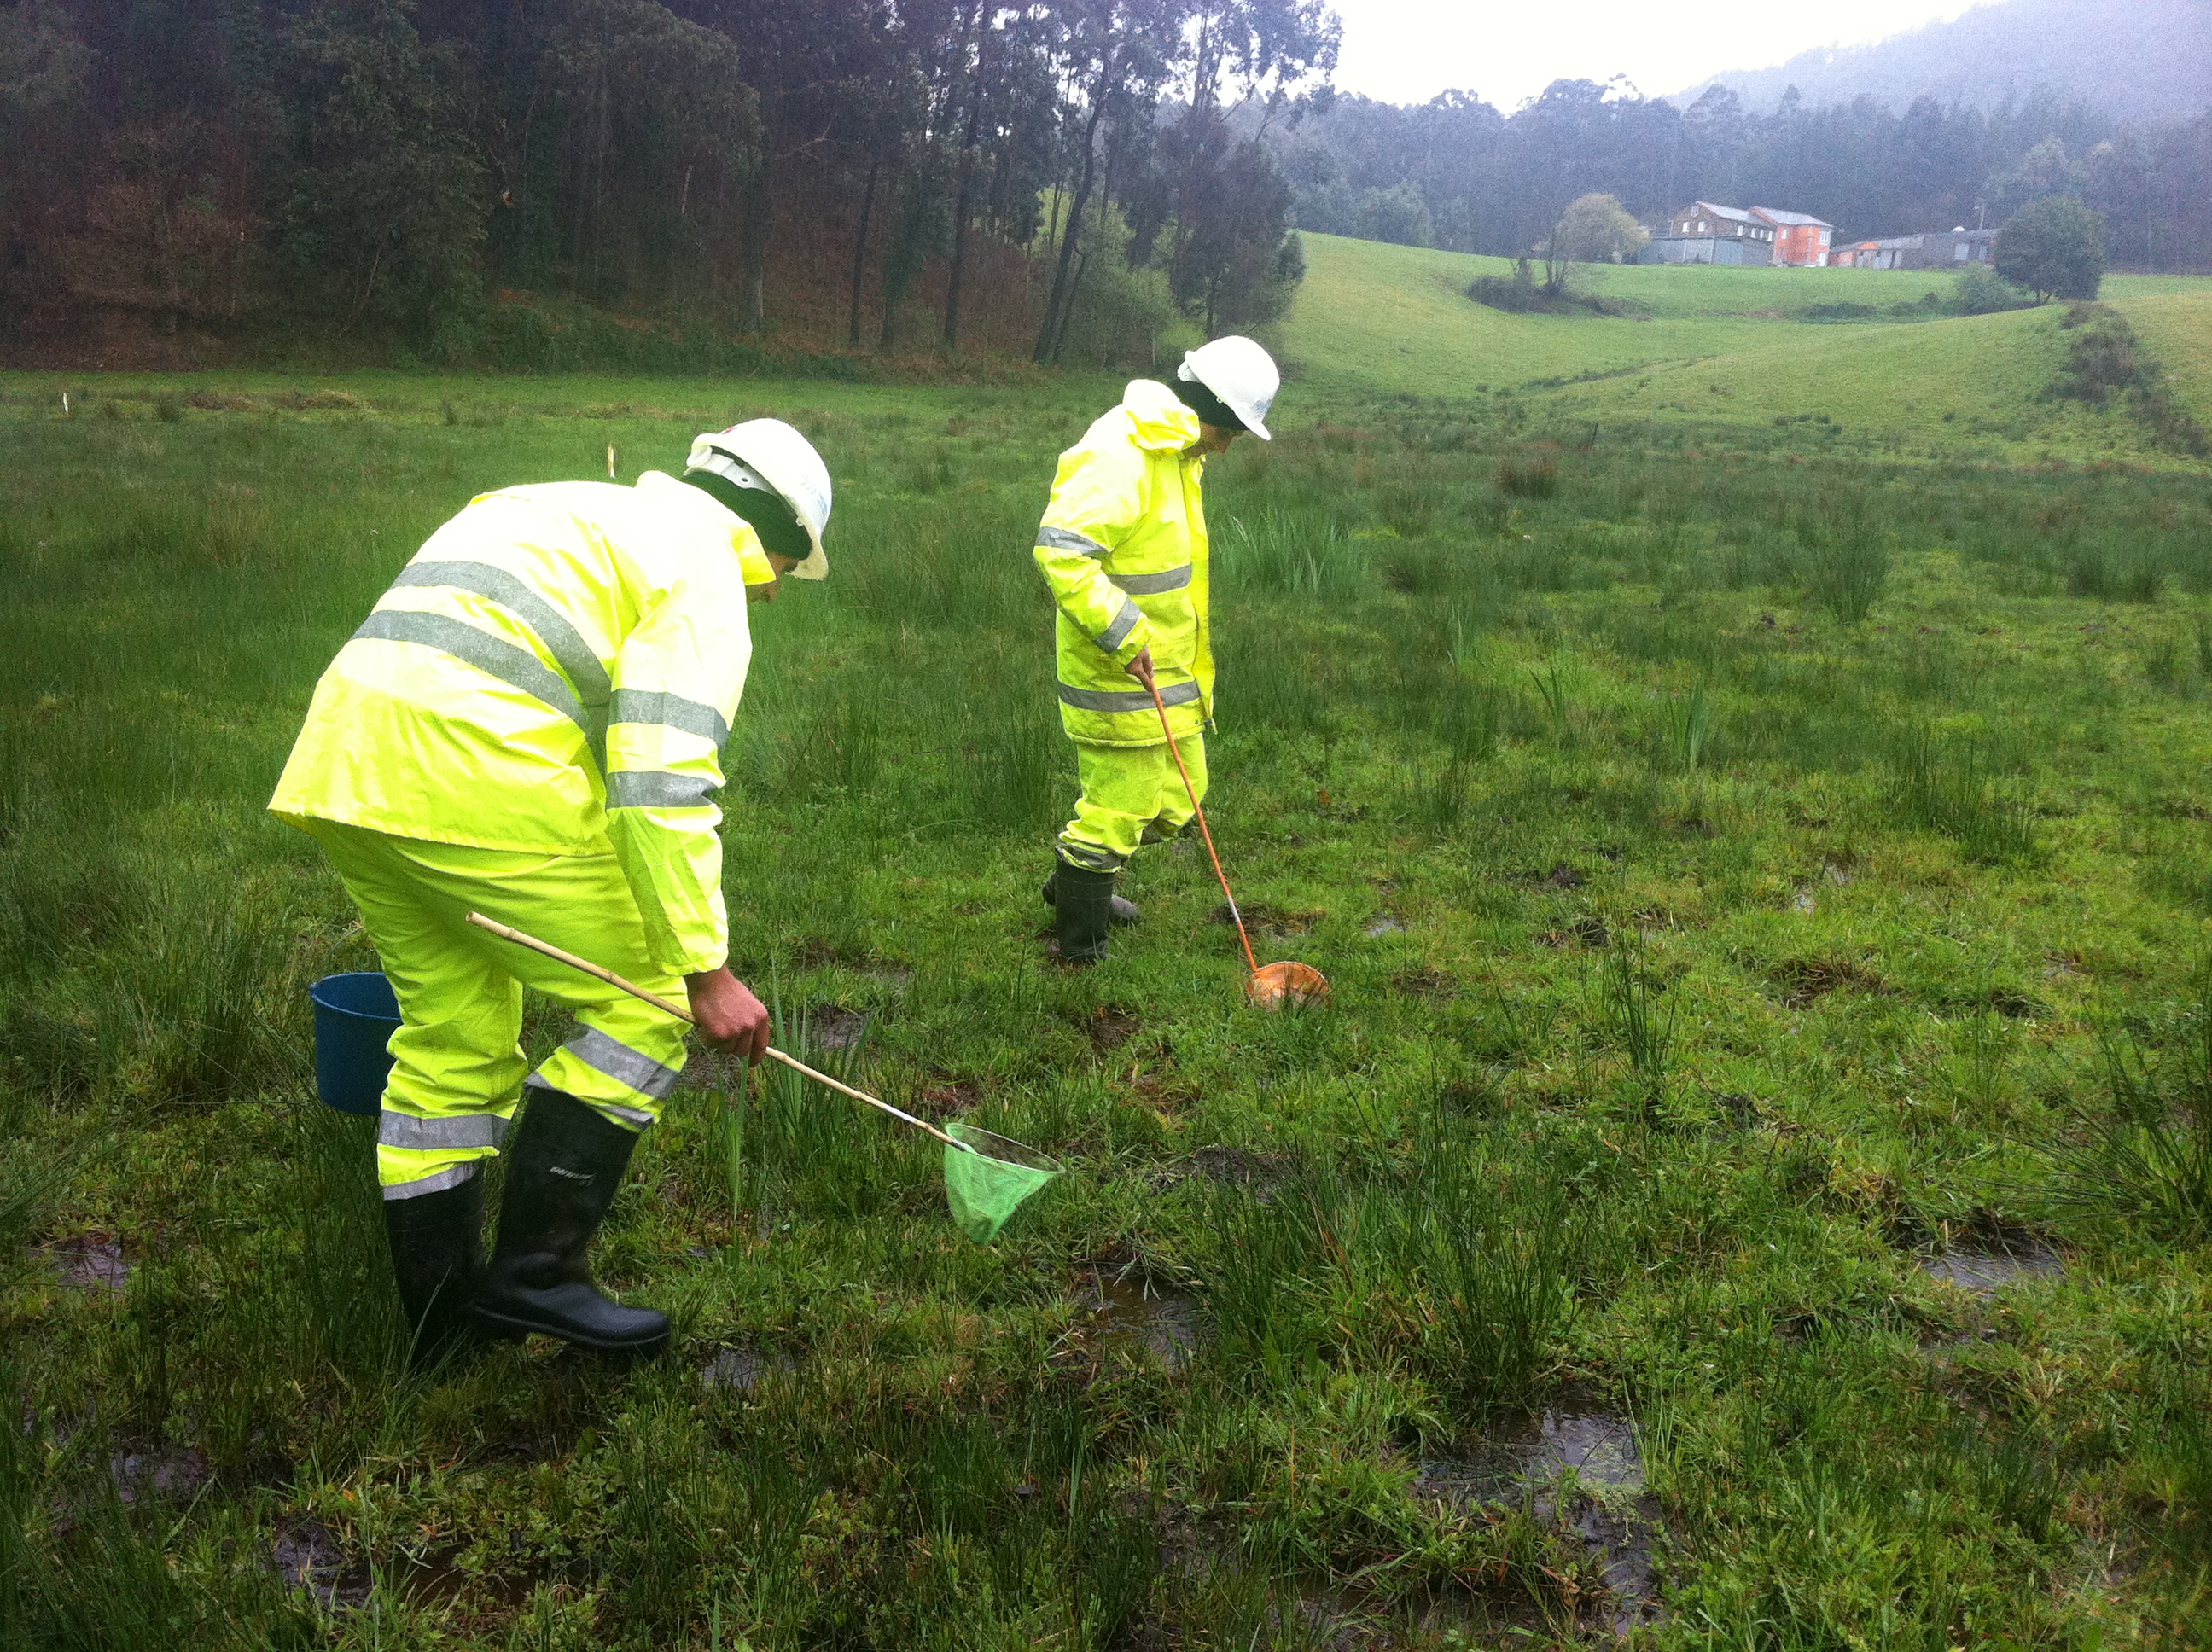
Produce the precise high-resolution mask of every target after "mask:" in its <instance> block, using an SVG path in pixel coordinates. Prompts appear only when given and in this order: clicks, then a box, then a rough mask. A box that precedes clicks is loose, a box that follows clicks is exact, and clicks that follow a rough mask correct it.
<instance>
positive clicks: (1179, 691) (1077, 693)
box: [1059, 683, 1198, 711]
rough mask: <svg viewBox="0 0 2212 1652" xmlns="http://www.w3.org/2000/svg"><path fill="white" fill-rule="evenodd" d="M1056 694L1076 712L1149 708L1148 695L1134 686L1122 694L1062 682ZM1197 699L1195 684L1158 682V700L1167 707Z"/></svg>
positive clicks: (1186, 703) (1196, 685)
mask: <svg viewBox="0 0 2212 1652" xmlns="http://www.w3.org/2000/svg"><path fill="white" fill-rule="evenodd" d="M1059 687H1060V701H1061V702H1062V703H1063V704H1066V705H1070V706H1073V707H1075V708H1077V709H1078V710H1079V711H1150V710H1151V709H1152V695H1149V694H1147V693H1146V692H1145V690H1144V689H1136V690H1134V691H1133V692H1130V693H1124V692H1121V691H1120V690H1118V689H1111V690H1109V689H1071V688H1069V687H1068V686H1067V684H1066V683H1060V685H1059ZM1197 698H1198V684H1197V683H1162V684H1160V703H1161V704H1163V705H1168V706H1187V705H1188V704H1190V702H1191V701H1194V700H1195V699H1197Z"/></svg>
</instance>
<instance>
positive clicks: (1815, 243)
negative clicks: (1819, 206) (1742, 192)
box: [1751, 207, 1836, 270]
mask: <svg viewBox="0 0 2212 1652" xmlns="http://www.w3.org/2000/svg"><path fill="white" fill-rule="evenodd" d="M1751 216H1753V217H1754V218H1756V219H1758V220H1759V222H1762V223H1765V224H1771V225H1772V226H1773V228H1774V261H1775V263H1777V264H1795V265H1796V266H1797V267H1798V268H1800V269H1802V270H1820V269H1825V268H1826V266H1827V263H1828V238H1829V237H1830V236H1832V235H1833V234H1835V233H1836V227H1835V225H1833V224H1832V223H1827V222H1823V221H1822V220H1820V219H1819V218H1815V217H1813V216H1811V215H1809V214H1808V213H1803V212H1784V211H1782V210H1780V209H1779V208H1776V207H1753V208H1752V210H1751Z"/></svg>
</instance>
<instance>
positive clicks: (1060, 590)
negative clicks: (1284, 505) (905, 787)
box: [1036, 338, 1282, 964]
mask: <svg viewBox="0 0 2212 1652" xmlns="http://www.w3.org/2000/svg"><path fill="white" fill-rule="evenodd" d="M1281 382H1282V380H1281V375H1280V374H1278V373H1277V372H1276V370H1275V363H1274V361H1273V359H1272V358H1271V357H1269V355H1268V354H1267V351H1266V350H1264V349H1261V347H1260V346H1259V345H1257V344H1255V343H1253V342H1252V341H1251V340H1250V339H1249V338H1217V339H1215V340H1214V341H1213V342H1212V343H1210V344H1206V345H1203V346H1201V347H1200V348H1199V349H1194V350H1192V351H1191V352H1190V353H1189V354H1188V355H1185V356H1184V357H1183V361H1182V367H1181V369H1180V370H1179V371H1178V372H1177V373H1176V379H1175V382H1174V383H1173V384H1166V385H1164V384H1159V383H1156V382H1155V381H1153V380H1150V379H1138V380H1133V381H1132V382H1131V384H1130V386H1129V387H1128V389H1127V391H1126V392H1123V394H1122V398H1121V405H1120V406H1118V407H1116V408H1115V409H1114V410H1112V411H1111V412H1109V413H1107V414H1106V415H1104V416H1103V417H1101V418H1100V419H1099V420H1098V421H1097V422H1096V423H1094V424H1093V425H1092V426H1091V428H1090V429H1088V430H1086V431H1085V432H1084V433H1083V440H1080V441H1079V442H1078V443H1076V445H1075V446H1073V447H1071V448H1069V449H1068V450H1067V451H1066V452H1064V453H1062V454H1061V455H1060V472H1059V474H1058V475H1057V476H1055V477H1054V478H1053V484H1052V502H1051V503H1050V504H1048V506H1046V507H1045V513H1044V521H1043V523H1042V525H1041V526H1039V527H1038V529H1037V538H1036V562H1037V567H1038V568H1041V569H1042V570H1043V573H1044V577H1045V580H1046V582H1047V583H1048V584H1049V585H1050V586H1051V587H1052V596H1053V601H1054V604H1056V605H1057V606H1058V608H1059V610H1060V613H1059V618H1058V620H1057V621H1056V622H1055V627H1054V629H1055V631H1056V634H1057V642H1058V650H1059V660H1058V665H1059V675H1060V726H1061V727H1062V728H1064V729H1065V730H1066V732H1067V737H1068V738H1070V739H1071V740H1073V741H1074V742H1075V755H1076V764H1077V768H1078V769H1079V772H1080V774H1081V779H1082V785H1083V795H1082V797H1081V798H1080V799H1079V800H1078V801H1077V803H1076V805H1075V818H1074V819H1073V820H1071V821H1069V822H1068V823H1067V826H1066V829H1065V830H1064V831H1062V832H1061V833H1060V841H1059V844H1058V854H1057V858H1056V859H1055V861H1054V866H1053V872H1052V877H1051V878H1050V880H1049V881H1048V882H1047V884H1045V886H1044V898H1045V901H1046V903H1047V904H1048V905H1049V906H1051V907H1052V908H1053V909H1054V917H1053V929H1054V937H1055V938H1056V940H1057V942H1058V944H1059V948H1060V959H1061V961H1062V962H1063V963H1077V964H1087V963H1097V962H1099V961H1100V960H1101V959H1103V958H1104V957H1105V956H1106V933H1107V926H1108V925H1109V923H1134V922H1136V921H1137V917H1138V914H1137V909H1136V908H1135V907H1134V906H1133V905H1132V904H1131V903H1130V902H1128V901H1127V900H1125V899H1123V898H1122V897H1121V896H1119V895H1116V894H1115V892H1114V878H1115V873H1117V872H1120V871H1121V868H1122V866H1124V865H1127V862H1128V859H1129V857H1130V856H1131V855H1132V854H1133V853H1136V848H1137V845H1138V844H1139V843H1159V842H1164V841H1167V840H1168V839H1170V838H1171V837H1173V836H1174V835H1176V833H1177V832H1179V831H1181V830H1182V829H1183V827H1185V826H1186V825H1188V823H1189V822H1190V818H1191V815H1192V812H1193V809H1192V804H1191V800H1190V797H1189V795H1188V793H1186V792H1185V791H1184V789H1183V784H1182V776H1181V774H1178V773H1177V772H1176V763H1175V758H1174V756H1172V755H1171V754H1170V751H1169V750H1168V744H1167V736H1166V735H1165V734H1164V732H1162V729H1161V726H1160V713H1159V710H1158V707H1156V706H1155V705H1154V704H1153V702H1152V690H1153V688H1154V686H1155V685H1156V684H1157V686H1158V690H1159V697H1160V701H1161V702H1162V703H1163V704H1164V705H1165V706H1166V708H1167V718H1168V721H1169V723H1170V725H1171V726H1173V728H1174V730H1175V736H1176V744H1178V746H1179V747H1180V748H1181V750H1182V759H1183V762H1184V764H1185V765H1186V766H1187V767H1188V769H1189V770H1190V780H1191V786H1192V787H1193V789H1194V790H1195V792H1196V793H1198V795H1199V796H1200V797H1201V798H1203V797H1204V795H1205V793H1206V739H1205V733H1204V731H1205V729H1206V726H1207V725H1208V724H1209V723H1210V722H1211V721H1212V716H1213V650H1212V646H1211V641H1210V639H1209V635H1208V631H1207V624H1206V511H1205V507H1204V506H1203V505H1202V504H1201V503H1200V499H1199V482H1200V477H1201V476H1202V474H1203V473H1204V471H1205V468H1206V457H1207V456H1208V455H1209V454H1212V453H1218V452H1224V451H1225V450H1226V449H1227V447H1228V446H1229V444H1230V443H1231V441H1233V440H1236V438H1237V435H1238V434H1241V433H1243V432H1244V431H1247V430H1249V431H1250V432H1251V433H1252V434H1254V435H1255V436H1258V437H1259V438H1260V439H1261V440H1262V441H1266V440H1269V438H1268V434H1267V424H1266V419H1267V410H1268V408H1269V407H1270V406H1271V405H1272V404H1273V402H1274V399H1275V392H1276V390H1277V388H1278V387H1279V386H1280V384H1281ZM1132 679H1133V680H1132Z"/></svg>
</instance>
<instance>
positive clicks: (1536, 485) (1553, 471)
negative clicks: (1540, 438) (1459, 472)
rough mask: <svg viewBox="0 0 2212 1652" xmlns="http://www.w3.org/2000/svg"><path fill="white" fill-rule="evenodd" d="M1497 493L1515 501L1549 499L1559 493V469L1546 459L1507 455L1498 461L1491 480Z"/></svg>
mask: <svg viewBox="0 0 2212 1652" xmlns="http://www.w3.org/2000/svg"><path fill="white" fill-rule="evenodd" d="M1491 479H1492V481H1493V482H1495V483H1497V484H1498V492H1500V493H1502V494H1510V495H1512V496H1513V497H1514V498H1516V499H1549V498H1551V497H1552V495H1554V494H1556V493H1558V492H1559V466H1558V465H1554V464H1553V463H1552V461H1551V460H1550V459H1534V458H1528V457H1522V458H1520V459H1516V458H1514V457H1513V456H1512V455H1511V454H1510V453H1509V454H1507V455H1506V456H1505V457H1504V459H1499V460H1498V469H1497V470H1496V471H1494V472H1493V473H1492V478H1491Z"/></svg>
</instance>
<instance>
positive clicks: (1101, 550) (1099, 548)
mask: <svg viewBox="0 0 2212 1652" xmlns="http://www.w3.org/2000/svg"><path fill="white" fill-rule="evenodd" d="M1036 542H1037V544H1040V545H1042V546H1043V547H1044V548H1045V549H1046V550H1079V551H1081V552H1082V553H1083V554H1084V555H1085V556H1106V555H1107V554H1108V552H1107V550H1106V547H1105V546H1103V545H1102V544H1099V543H1098V542H1097V540H1096V539H1087V538H1085V537H1084V536H1083V535H1081V534H1079V533H1078V532H1076V531H1074V530H1073V528H1039V529H1038V530H1037V537H1036Z"/></svg>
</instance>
